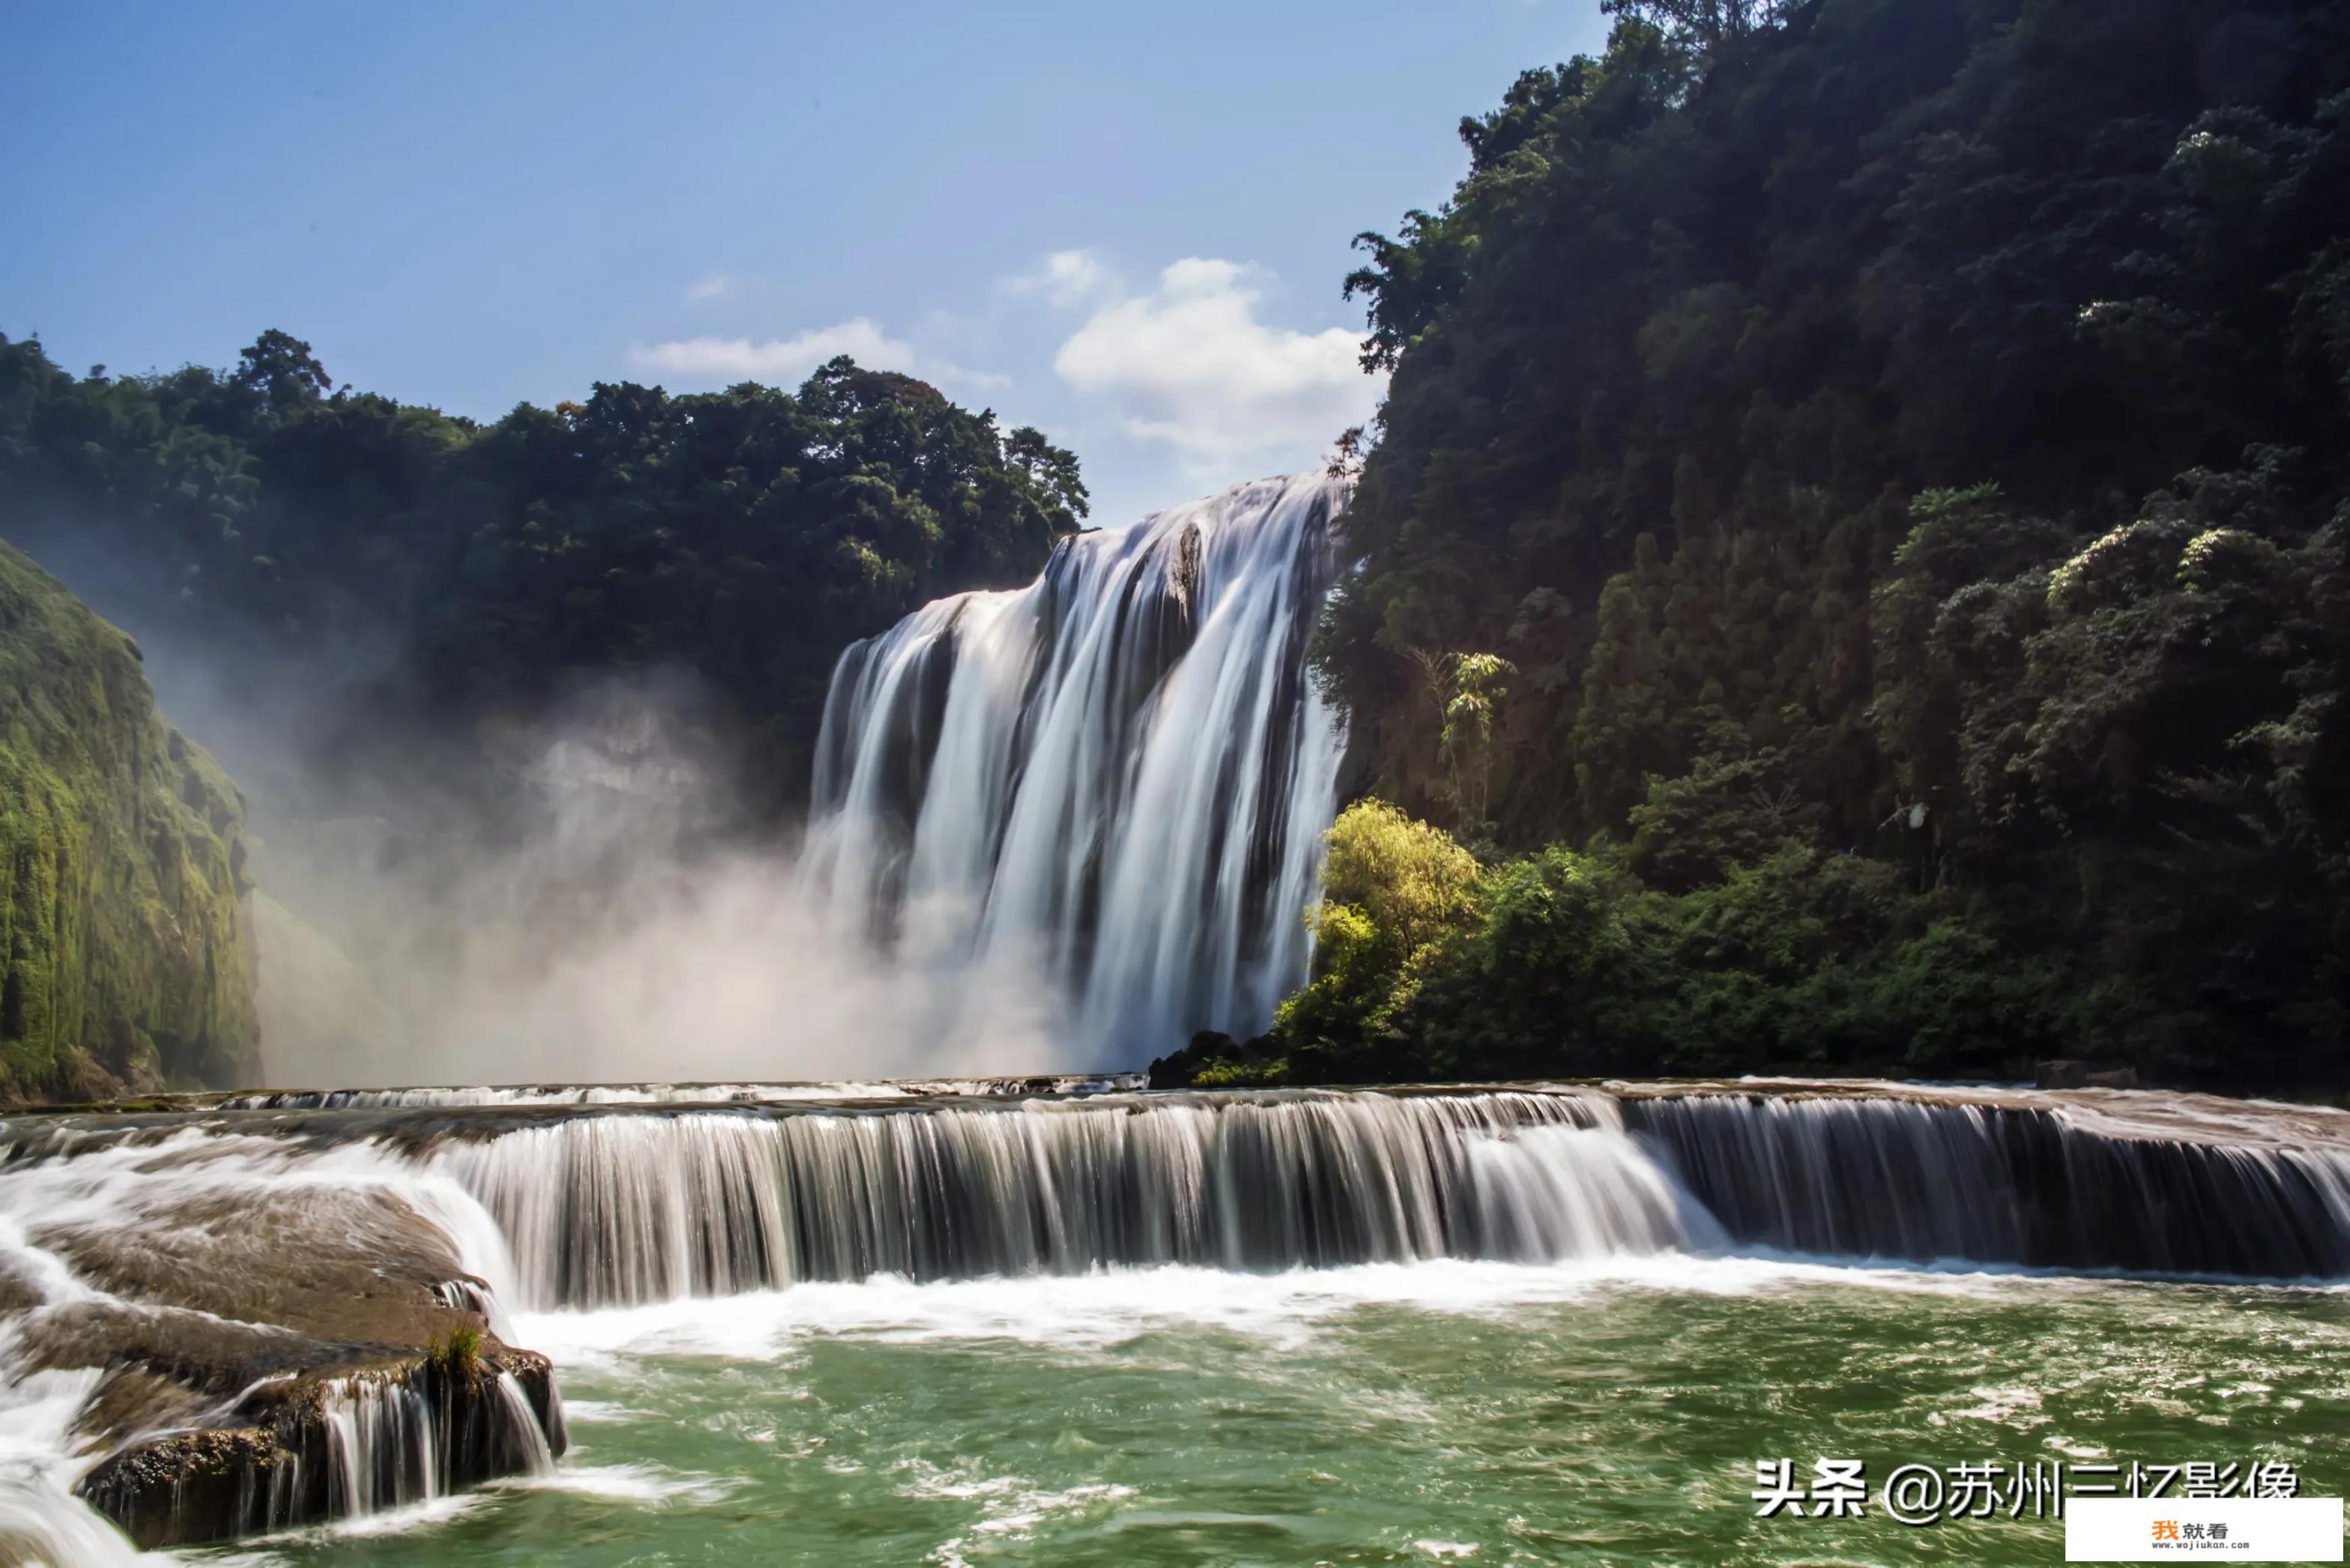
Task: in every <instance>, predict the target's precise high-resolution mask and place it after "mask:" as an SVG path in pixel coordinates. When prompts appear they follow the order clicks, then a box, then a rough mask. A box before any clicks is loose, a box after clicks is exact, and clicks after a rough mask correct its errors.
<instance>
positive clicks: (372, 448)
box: [0, 331, 1086, 795]
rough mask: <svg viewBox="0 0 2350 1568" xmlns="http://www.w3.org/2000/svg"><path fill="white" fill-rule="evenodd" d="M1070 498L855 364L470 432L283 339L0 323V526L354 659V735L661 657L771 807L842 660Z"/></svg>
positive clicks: (616, 401)
mask: <svg viewBox="0 0 2350 1568" xmlns="http://www.w3.org/2000/svg"><path fill="white" fill-rule="evenodd" d="M1085 510H1086V492H1085V488H1084V485H1083V484H1082V483H1080V482H1079V479H1078V476H1077V466H1076V459H1075V458H1074V457H1072V456H1071V455H1070V454H1069V453H1068V452H1066V451H1063V450H1061V449H1059V448H1056V447H1054V446H1053V445H1051V444H1050V443H1049V442H1047V441H1046V440H1045V437H1044V436H1043V435H1042V434H1040V433H1039V432H1037V431H1035V430H1031V429H1020V430H1014V431H1008V432H1007V431H1002V430H1000V429H999V428H998V427H997V425H996V422H995V421H994V419H993V416H992V415H990V414H985V413H978V414H974V413H972V412H970V411H968V410H963V409H961V408H958V407H956V406H955V405H953V404H951V403H950V402H949V401H948V400H946V399H945V398H944V397H942V396H941V395H940V394H939V393H938V392H937V391H936V390H935V389H932V388H931V387H930V386H928V385H926V384H924V383H922V382H920V381H916V380H914V379H910V378H908V377H904V376H899V375H894V374H889V373H886V372H879V371H868V370H864V369H858V367H857V366H856V365H854V364H853V363H851V362H850V361H848V360H847V359H845V358H844V359H836V360H834V361H833V362H832V363H830V364H828V365H826V366H825V367H823V368H822V369H819V370H818V371H817V372H816V374H815V375H814V376H812V377H811V378H810V379H808V381H807V382H806V385H805V386H803V387H802V388H800V389H799V390H798V391H797V392H796V393H795V392H787V391H782V390H778V389H773V388H768V387H762V386H757V385H753V384H748V383H746V384H743V385H741V386H737V387H734V388H733V389H729V390H727V391H724V392H719V393H711V394H706V395H697V396H687V397H671V396H669V395H668V394H666V393H665V392H663V391H662V390H661V389H659V388H648V387H640V386H635V385H630V384H627V383H619V384H609V385H608V384H601V383H599V384H598V386H597V387H596V388H595V389H594V390H593V392H592V394H591V395H590V396H589V397H588V399H587V401H586V402H584V403H571V402H565V403H559V404H557V405H556V407H555V408H553V409H542V408H537V407H535V406H532V405H529V404H524V405H522V406H520V407H518V408H516V409H515V410H514V411H513V412H511V413H509V414H508V415H506V416H505V417H504V419H502V420H499V421H496V422H495V423H494V424H488V425H482V424H477V423H475V422H474V421H471V420H466V419H462V418H455V417H452V416H450V415H447V414H443V413H441V412H440V411H438V410H433V409H430V408H421V407H416V406H412V405H403V404H400V403H398V402H395V401H393V400H390V399H389V398H384V397H380V396H377V395H375V394H371V393H367V392H359V391H354V390H352V389H350V388H348V387H341V388H338V387H336V386H335V384H334V383H333V381H332V379H331V378H330V377H329V376H328V373H327V370H326V369H325V368H324V367H323V366H322V365H321V364H320V363H319V362H318V360H317V358H316V357H315V356H314V355H313V353H312V352H311V350H310V348H309V346H308V345H307V344H305V343H302V342H300V341H298V340H297V339H296V338H294V337H289V336H287V335H286V334H285V333H283V332H277V331H271V332H266V333H264V334H263V335H262V336H261V337H260V338H259V339H258V340H257V341H255V343H254V344H253V345H252V347H250V348H247V349H245V350H244V353H243V355H242V356H241V357H240V358H239V361H238V363H237V365H236V366H235V367H234V369H230V370H227V371H214V370H212V369H204V368H203V367H198V366H189V367H185V368H182V369H178V370H173V371H168V372H163V373H159V374H140V375H109V374H108V373H107V372H106V369H105V368H104V367H97V368H93V369H91V370H90V371H89V373H88V374H87V375H83V376H76V375H73V374H71V373H69V372H68V371H67V370H65V369H61V368H60V367H58V366H57V365H56V364H54V363H53V362H52V361H51V360H50V359H49V358H48V356H47V353H46V351H45V350H44V348H43V347H42V346H41V344H40V343H38V342H37V341H16V342H10V341H8V340H7V339H6V338H5V337H0V536H5V537H8V538H10V539H13V540H16V542H18V543H19V544H22V545H26V547H27V548H28V549H30V550H32V551H33V552H34V553H35V554H36V556H43V557H45V558H46V557H48V556H51V555H53V554H54V555H56V556H73V557H75V558H77V559H83V560H87V559H90V558H97V559H99V560H101V561H103V562H104V563H105V565H106V567H107V569H108V570H109V572H112V573H116V574H118V575H120V574H128V575H131V576H135V577H136V578H137V579H138V587H139V588H140V589H141V590H143V597H145V598H146V599H147V600H148V601H150V602H151V604H152V605H153V606H154V608H153V610H152V611H151V613H152V614H153V615H154V616H155V617H156V618H158V619H159V620H167V621H168V622H170V623H171V624H172V626H173V628H175V629H180V630H184V631H187V632H189V633H192V634H193V635H194V636H195V637H197V638H200V639H202V640H203V645H204V646H207V647H210V648H214V649H225V648H233V647H234V648H241V649H251V650H253V651H255V652H258V653H259V654H261V655H262V656H263V657H264V659H271V660H282V661H285V662H286V663H287V664H289V665H290V666H293V667H296V668H298V667H300V666H302V665H303V664H305V663H306V662H311V661H317V662H323V663H327V664H330V665H332V664H338V663H349V662H352V661H351V660H350V659H348V655H349V654H350V653H351V651H352V650H353V649H368V650H369V652H370V655H371V657H370V659H369V660H368V661H366V665H365V667H366V668H367V669H368V670H369V683H368V687H367V689H366V690H365V691H354V692H353V693H351V694H350V695H351V698H352V701H354V702H355V703H356V704H357V705H358V708H359V710H360V717H359V719H357V720H355V722H354V723H353V725H352V728H353V730H354V732H358V733H360V734H362V735H363V734H365V733H367V732H369V730H370V728H372V730H373V731H374V732H376V733H379V734H386V735H393V736H397V737H399V738H400V740H399V743H401V744H406V743H409V742H410V741H411V739H412V738H413V737H414V736H415V734H416V733H417V721H422V722H424V723H425V724H426V726H427V727H428V729H429V728H432V727H436V726H437V727H438V728H440V729H442V730H443V731H446V732H458V733H462V732H463V724H464V722H466V721H468V720H470V719H473V718H474V717H477V716H479V715H480V714H483V713H484V712H491V711H514V710H515V709H517V708H520V709H523V710H525V711H526V710H527V709H528V708H529V707H530V706H532V705H533V704H536V703H538V702H540V701H544V700H546V698H547V697H549V696H550V695H552V694H555V693H556V692H558V691H561V690H562V689H563V687H564V685H565V683H566V682H567V681H569V680H576V679H577V678H578V677H580V676H582V675H583V674H585V675H599V674H607V673H611V672H615V671H630V670H648V669H653V668H658V667H660V666H663V665H668V664H676V665H680V666H683V667H690V668H691V669H692V670H696V671H698V672H699V674H700V675H701V676H702V678H703V679H704V680H707V681H708V682H709V683H710V684H711V685H712V687H713V688H714V690H715V691H716V693H717V694H718V695H719V697H720V698H721V700H722V701H723V702H725V703H726V704H727V705H728V706H729V707H731V709H732V714H731V715H730V716H731V717H732V718H733V719H734V720H736V721H737V722H740V723H741V724H742V725H743V727H744V728H745V729H747V730H749V731H751V732H753V733H754V736H755V737H756V740H757V745H756V748H755V750H756V755H757V758H758V760H759V761H761V762H763V763H764V764H765V765H764V766H763V767H761V768H760V769H758V770H757V771H758V774H759V775H760V776H761V777H763V778H764V779H766V780H769V781H772V784H773V787H774V788H775V790H776V791H777V792H779V793H780V794H785V795H788V794H789V793H791V792H795V791H799V790H804V789H805V787H806V784H805V781H806V776H807V770H806V763H805V752H806V747H807V746H808V744H809V743H810V742H812V740H813V735H814V729H815V723H816V715H817V712H818V711H819V709H820V707H821V704H822V700H823V693H824V685H825V680H826V678H827V674H828V673H829V671H830V670H831V667H832V662H833V660H834V659H835V658H837V656H838V654H839V652H840V649H841V648H842V647H843V646H845V645H846V644H847V643H848V642H849V641H850V640H852V639H855V638H858V637H860V636H864V635H866V634H868V633H869V632H872V631H875V630H878V629H879V628H881V627H884V626H886V625H888V624H889V623H890V622H891V621H892V620H894V619H896V618H898V617H899V616H900V615H902V614H904V613H905V612H906V611H907V610H909V609H910V608H912V607H914V606H916V605H918V604H920V603H921V602H922V601H924V600H925V599H927V598H930V597H934V596H936V595H938V594H941V593H944V592H949V591H952V590H955V589H960V588H967V587H983V586H998V585H1008V584H1012V583H1016V582H1021V581H1024V580H1026V579H1027V578H1028V577H1030V576H1033V575H1034V574H1035V571H1036V569H1037V568H1038V566H1041V565H1042V564H1043V561H1044V558H1045V555H1046V553H1047V551H1048V550H1049V548H1050V546H1051V544H1052V541H1053V540H1054V539H1055V537H1056V536H1058V535H1061V534H1063V533H1066V532H1068V531H1069V530H1071V529H1074V528H1075V527H1076V526H1077V521H1078V519H1079V517H1081V516H1082V515H1083V514H1084V513H1085Z"/></svg>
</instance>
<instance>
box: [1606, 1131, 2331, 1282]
mask: <svg viewBox="0 0 2350 1568" xmlns="http://www.w3.org/2000/svg"><path fill="white" fill-rule="evenodd" d="M2150 1098H2151V1097H2150ZM1624 1114H1625V1119H1626V1122H1627V1125H1628V1126H1630V1127H1633V1128H1634V1129H1636V1130H1637V1131H1638V1132H1640V1133H1641V1134H1642V1135H1643V1136H1645V1137H1648V1138H1649V1139H1651V1140H1652V1141H1653V1142H1654V1143H1655V1144H1656V1145H1657V1146H1658V1147H1660V1148H1661V1149H1662V1150H1663V1151H1664V1152H1665V1154H1666V1156H1667V1157H1668V1158H1669V1160H1670V1161H1671V1163H1672V1165H1673V1167H1674V1168H1675V1169H1676V1170H1677V1171H1678V1172H1679V1175H1680V1178H1681V1179H1682V1180H1683V1181H1684V1182H1685V1183H1687V1185H1688V1187H1689V1189H1690V1191H1691V1192H1692V1193H1693V1194H1694V1195H1695V1197H1696V1198H1697V1199H1698V1200H1699V1201H1700V1202H1702V1203H1703V1204H1704V1205H1705V1206H1706V1208H1707V1209H1708V1210H1710V1211H1711V1213H1712V1214H1713V1215H1714V1216H1716V1217H1717V1218H1718V1219H1719V1220H1721V1223H1722V1225H1723V1227H1724V1229H1725V1230H1726V1231H1728V1233H1729V1235H1730V1236H1731V1239H1732V1240H1733V1241H1739V1242H1747V1243H1757V1242H1759V1243H1763V1244H1766V1245H1770V1246H1774V1247H1780V1248H1784V1249H1787V1250H1789V1251H1801V1252H1816V1253H1826V1254H1831V1255H1843V1256H1859V1257H1881V1258H1896V1259H1904V1260H1909V1261H1923V1260H1929V1259H1941V1258H1952V1259H1967V1260H1970V1261H1972V1262H1986V1263H2022V1264H2027V1265H2033V1266H2046V1267H2059V1268H2090V1269H2126V1270H2135V1271H2139V1272H2152V1273H2171V1274H2178V1273H2208V1274H2234V1275H2251V1276H2269V1277H2276V1278H2303V1277H2307V1278H2331V1277H2338V1276H2341V1275H2345V1274H2350V1150H2345V1148H2343V1147H2314V1148H2303V1147H2289V1146H2282V1145H2276V1144H2271V1143H2266V1142H2262V1141H2256V1140H2247V1141H2244V1142H2241V1143H2218V1142H2209V1141H2200V1140H2198V1139H2192V1138H2189V1137H2182V1136H2178V1129H2176V1128H2168V1127H2166V1126H2165V1125H2164V1124H2163V1123H2161V1122H2160V1121H2158V1120H2156V1121H2152V1122H2150V1123H2149V1124H2148V1125H2146V1126H2144V1127H2129V1126H2127V1125H2113V1126H2108V1125H2106V1122H2107V1121H2108V1120H2109V1119H2110V1118H2096V1119H2095V1121H2090V1120H2086V1119H2085V1118H2083V1117H2082V1116H2079V1115H2078V1114H2077V1113H2076V1112H2075V1111H2074V1109H2072V1108H2071V1107H2069V1106H2066V1105H2064V1104H2063V1103H2062V1102H2059V1103H2055V1104H2053V1105H2041V1104H2030V1103H2025V1104H1999V1103H1988V1104H1940V1103H1935V1102H1932V1101H1928V1100H1918V1099H1911V1098H1906V1097H1890V1096H1854V1095H1832V1096H1803V1095H1783V1094H1762V1093H1756V1094H1690V1095H1665V1096H1634V1097H1629V1098H1627V1100H1626V1101H1625V1104H1624ZM2166 1133H2168V1136H2166Z"/></svg>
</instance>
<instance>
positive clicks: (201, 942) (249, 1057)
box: [0, 543, 260, 1102]
mask: <svg viewBox="0 0 2350 1568" xmlns="http://www.w3.org/2000/svg"><path fill="white" fill-rule="evenodd" d="M244 860H245V846H244V800H243V797H242V796H241V795H240V794H238V792H237V788H236V785H235V784H234V783H232V782H231V781H230V779H229V777H228V775H227V774H224V773H223V772H222V771H221V769H220V766H219V764H217V763H214V762H213V759H212V758H211V757H210V756H209V755H207V754H206V753H205V752H204V750H203V748H202V747H201V746H198V745H196V744H195V743H194V742H191V741H190V740H188V739H187V738H186V737H185V736H183V735H182V734H181V733H180V732H178V731H176V730H173V729H172V728H171V727H170V726H169V725H167V724H165V723H164V722H163V721H162V719H161V717H160V716H159V715H158V714H157V712H156V711H155V700H154V695H153V693H152V692H151V691H150V689H149V687H148V684H147V677H146V674H145V672H144V671H143V670H141V668H140V652H139V649H138V645H137V644H135V643H133V642H132V641H131V640H130V639H129V638H128V637H126V636H124V635H123V634H122V633H121V632H120V631H119V630H117V629H116V628H113V627H111V626H109V625H108V624H107V623H106V622H105V621H103V620H100V619H99V618H98V617H97V616H96V615H95V614H93V613H91V611H90V610H89V608H88V607H87V606H85V605H83V604H82V603H81V602H80V601H79V600H78V599H77V598H75V597H73V595H72V594H70V593H68V591H67V590H66V588H65V587H64V585H62V584H60V583H59V582H58V581H57V579H56V578H54V577H52V576H49V575H48V574H47V573H46V572H44V571H42V570H41V569H40V568H39V567H38V566H35V565H34V564H33V563H32V562H31V561H30V560H29V559H27V558H26V556H24V555H23V554H22V553H21V552H19V551H17V550H16V549H15V548H13V547H12V546H10V545H6V544H5V543H0V1102H5V1101H8V1100H17V1101H24V1100H41V1099H59V1098H65V1099H81V1098H89V1097H93V1096H98V1095H103V1094H116V1093H120V1092H121V1091H123V1090H126V1089H127V1090H133V1091H140V1090H146V1089H151V1088H158V1087H162V1086H165V1085H196V1084H207V1085H231V1084H235V1083H239V1082H252V1081H254V1080H255V1078H256V1077H257V1076H258V1073H259V1068H260V1028H259V1025H258V1023H256V1021H255V1008H254V979H255V972H254V971H255V961H254V951H255V950H254V944H253V937H252V920H251V906H250V899H249V898H248V895H249V893H250V891H251V886H250V884H249V883H248V882H246V880H245V878H244Z"/></svg>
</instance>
